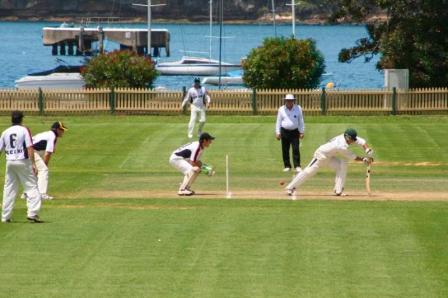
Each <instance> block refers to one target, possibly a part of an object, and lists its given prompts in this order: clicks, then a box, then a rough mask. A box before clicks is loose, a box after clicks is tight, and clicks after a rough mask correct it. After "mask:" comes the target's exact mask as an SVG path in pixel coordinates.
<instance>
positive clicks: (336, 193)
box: [334, 192, 348, 197]
mask: <svg viewBox="0 0 448 298" xmlns="http://www.w3.org/2000/svg"><path fill="white" fill-rule="evenodd" d="M334 195H335V196H337V197H346V196H348V195H347V194H346V193H345V192H335V193H334Z"/></svg>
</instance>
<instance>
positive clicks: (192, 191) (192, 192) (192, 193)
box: [185, 186, 196, 195]
mask: <svg viewBox="0 0 448 298" xmlns="http://www.w3.org/2000/svg"><path fill="white" fill-rule="evenodd" d="M185 189H186V190H189V191H191V195H194V194H195V193H196V192H195V191H194V190H192V189H191V188H190V186H188V187H186V188H185Z"/></svg>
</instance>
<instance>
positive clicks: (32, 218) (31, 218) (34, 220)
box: [26, 215, 44, 223]
mask: <svg viewBox="0 0 448 298" xmlns="http://www.w3.org/2000/svg"><path fill="white" fill-rule="evenodd" d="M26 219H28V221H29V222H30V223H43V222H44V221H43V220H42V219H40V218H39V215H34V216H29V217H27V218H26Z"/></svg>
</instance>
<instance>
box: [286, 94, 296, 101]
mask: <svg viewBox="0 0 448 298" xmlns="http://www.w3.org/2000/svg"><path fill="white" fill-rule="evenodd" d="M284 100H296V98H295V97H294V94H286V96H285V98H284Z"/></svg>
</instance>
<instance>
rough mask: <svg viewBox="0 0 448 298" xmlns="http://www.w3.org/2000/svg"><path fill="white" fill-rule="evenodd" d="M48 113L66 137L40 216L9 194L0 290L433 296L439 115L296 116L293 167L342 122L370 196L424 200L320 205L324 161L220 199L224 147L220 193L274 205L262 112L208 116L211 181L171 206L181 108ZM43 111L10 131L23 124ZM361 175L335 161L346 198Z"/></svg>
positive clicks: (275, 154) (441, 258)
mask: <svg viewBox="0 0 448 298" xmlns="http://www.w3.org/2000/svg"><path fill="white" fill-rule="evenodd" d="M61 119H62V120H63V121H64V122H65V123H66V125H67V126H68V127H69V131H68V132H67V133H66V135H65V136H64V138H63V139H61V140H60V141H59V142H58V147H57V153H56V154H55V155H54V156H53V157H52V161H51V165H50V167H51V172H50V175H51V176H50V191H49V192H50V194H51V195H54V196H55V197H56V198H57V199H55V200H53V201H46V202H44V206H43V210H42V212H41V216H42V218H43V219H45V220H46V221H47V223H45V224H42V225H31V224H27V223H25V220H24V218H25V204H24V202H23V201H22V200H18V201H17V206H16V209H15V212H14V216H13V219H14V223H12V224H2V225H0V243H1V245H0V258H1V262H0V293H1V294H0V296H2V297H3V296H4V297H24V296H32V297H80V296H85V297H106V296H107V297H301V296H315V297H328V296H333V297H339V296H351V297H383V296H401V297H415V296H420V297H422V296H424V297H426V296H428V297H446V296H448V267H447V266H446V264H448V251H447V250H446V243H448V235H447V232H446V231H448V202H447V201H446V200H445V198H446V196H447V193H448V183H447V182H448V178H447V174H448V151H447V149H446V148H448V138H447V131H448V117H443V116H432V117H420V116H414V117H342V116H341V117H306V119H305V120H306V136H305V141H304V142H303V146H302V147H301V152H302V163H303V165H306V163H307V162H308V161H309V160H310V159H311V157H312V154H313V152H314V150H315V149H316V148H317V147H318V146H319V145H320V144H323V143H324V142H326V140H328V139H329V138H331V137H333V136H335V135H337V134H339V133H341V132H343V131H344V130H345V129H346V128H347V127H354V128H356V129H357V130H358V133H359V135H360V136H362V137H365V138H366V139H367V140H368V142H369V144H371V146H372V147H373V148H374V150H375V156H376V162H375V164H374V166H373V174H372V190H373V191H374V194H381V196H380V195H378V198H380V199H384V200H388V199H394V196H395V195H397V196H398V197H399V196H400V194H401V195H403V194H408V196H407V197H406V198H409V199H410V200H412V199H413V196H415V197H416V198H418V199H428V200H431V202H428V201H425V202H422V201H419V202H409V201H406V202H403V201H402V202H398V201H375V200H374V201H334V200H329V199H332V198H333V197H331V196H330V195H331V190H332V183H333V179H334V173H333V172H331V171H330V170H322V171H320V172H319V173H318V174H317V175H316V176H315V177H313V178H312V179H311V180H309V181H308V182H307V184H306V185H304V186H303V189H302V190H303V192H304V193H306V196H305V197H304V199H299V200H296V201H289V200H236V199H235V200H234V199H232V200H228V199H227V200H226V199H224V197H225V175H224V164H225V163H224V162H225V155H226V154H228V155H229V156H230V161H231V164H230V169H231V190H232V192H233V193H234V197H235V198H238V194H239V193H243V192H244V193H245V194H248V193H253V194H254V195H253V197H255V198H257V196H258V195H259V197H260V198H264V199H266V198H270V197H271V196H272V198H273V199H278V198H286V196H285V195H284V193H283V191H282V189H281V187H280V186H279V181H280V180H285V181H287V180H289V179H290V178H291V174H284V173H283V172H282V171H281V170H282V162H281V149H280V144H279V142H278V141H276V140H275V139H274V132H273V130H274V121H275V118H274V117H261V116H260V117H233V116H231V117H221V116H214V117H211V116H210V117H209V119H208V123H207V125H206V131H209V132H210V133H212V134H213V135H215V136H216V140H215V142H214V143H213V144H212V145H211V147H210V148H209V149H207V150H206V152H205V153H204V155H203V160H204V161H206V162H207V163H210V164H212V165H215V166H216V167H217V175H216V176H215V177H212V178H209V177H199V178H198V180H197V183H196V184H195V187H194V189H195V190H196V191H197V192H199V193H200V194H202V195H200V196H197V197H196V198H192V199H178V198H177V197H176V190H177V187H178V184H179V182H180V180H181V178H182V177H181V176H180V174H179V173H177V172H176V171H175V170H174V169H172V168H171V167H170V166H169V164H168V157H169V155H170V153H171V152H172V151H173V150H174V149H175V148H177V147H178V146H179V145H182V144H184V143H186V142H187V139H186V123H187V121H188V118H187V117H185V116H182V117H154V116H153V117H150V116H133V117H128V116H116V117H112V116H98V117H72V116H71V117H63V118H61ZM54 120H55V118H52V117H44V118H40V117H27V118H25V124H26V125H27V126H29V127H30V128H31V130H32V131H33V132H34V133H37V132H40V131H43V130H47V129H48V128H49V126H50V125H51V123H52V122H53V121H54ZM8 124H9V117H0V127H4V128H6V127H7V126H8ZM358 152H359V153H361V152H360V151H358ZM1 158H2V162H1V163H0V164H1V166H0V171H1V176H2V177H0V178H1V179H3V173H4V157H3V156H2V157H1ZM364 171H365V168H364V167H363V166H362V165H361V164H354V163H353V164H350V166H349V175H348V180H347V185H346V191H347V193H349V194H358V195H359V194H363V193H365V190H364V182H363V179H364ZM266 194H267V195H266ZM159 196H160V197H163V198H157V197H159ZM360 197H362V195H360ZM203 198H205V199H203ZM207 198H213V199H207ZM375 198H376V197H375V195H374V197H373V199H375Z"/></svg>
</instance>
